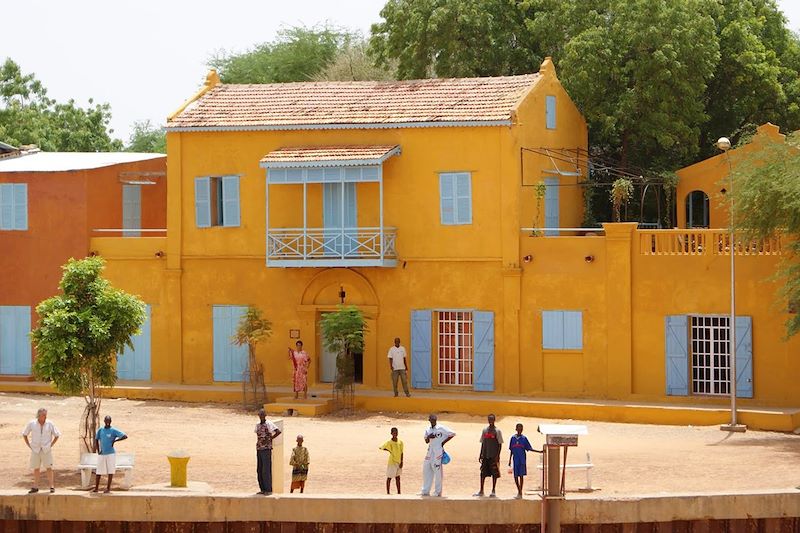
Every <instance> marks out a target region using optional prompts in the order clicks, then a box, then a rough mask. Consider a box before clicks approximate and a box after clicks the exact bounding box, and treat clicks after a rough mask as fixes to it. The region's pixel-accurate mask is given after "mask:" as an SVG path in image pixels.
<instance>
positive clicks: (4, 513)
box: [0, 490, 800, 533]
mask: <svg viewBox="0 0 800 533" xmlns="http://www.w3.org/2000/svg"><path fill="white" fill-rule="evenodd" d="M562 505H563V507H562V526H563V528H562V530H563V531H565V532H589V531H591V532H600V533H605V532H606V531H608V532H611V531H614V532H623V533H628V532H631V533H633V532H639V531H648V532H662V531H664V532H666V531H670V532H673V531H686V532H716V531H720V532H722V531H725V532H730V531H754V532H756V531H757V532H772V531H775V532H782V531H800V491H792V490H786V491H783V492H748V493H739V494H720V495H710V494H679V495H652V496H632V497H625V498H611V497H607V498H585V497H579V498H575V499H568V500H566V501H565V502H563V504H562ZM540 520H541V504H540V501H539V500H538V499H529V500H522V501H519V500H488V499H482V500H476V499H447V498H446V499H433V498H419V497H415V496H403V497H392V498H385V497H384V498H381V497H371V496H370V497H364V496H351V495H320V496H303V497H298V496H276V497H268V498H264V497H254V496H243V495H223V494H219V495H188V494H161V493H159V494H145V493H115V494H112V495H104V496H96V495H95V496H90V495H87V494H55V495H35V496H28V495H21V494H18V493H16V494H12V493H11V492H10V491H3V492H0V531H2V532H3V533H45V532H47V533H84V532H86V533H101V532H102V533H105V532H121V533H136V532H140V531H141V532H145V531H146V532H152V533H162V532H164V533H167V532H170V533H172V532H176V533H178V532H180V533H195V532H197V533H200V532H204V533H205V532H209V533H211V532H215V533H239V532H253V533H271V532H273V531H275V532H277V531H280V532H281V533H284V532H298V533H300V532H311V531H314V532H317V531H320V532H323V531H324V532H331V533H334V532H340V531H341V532H344V531H348V532H349V531H355V532H370V533H373V532H374V533H383V532H404V533H428V532H439V533H444V532H453V533H460V532H470V533H472V532H478V531H481V532H483V531H486V532H500V531H503V532H505V531H511V532H517V531H520V532H521V531H526V532H527V531H533V532H538V531H539V526H538V524H539V523H540Z"/></svg>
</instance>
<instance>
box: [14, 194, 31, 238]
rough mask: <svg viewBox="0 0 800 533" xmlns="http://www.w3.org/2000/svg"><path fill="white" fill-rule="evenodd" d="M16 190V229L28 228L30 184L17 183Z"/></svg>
mask: <svg viewBox="0 0 800 533" xmlns="http://www.w3.org/2000/svg"><path fill="white" fill-rule="evenodd" d="M13 190H14V200H13V204H14V229H18V230H27V229H28V184H27V183H15V184H14V185H13Z"/></svg>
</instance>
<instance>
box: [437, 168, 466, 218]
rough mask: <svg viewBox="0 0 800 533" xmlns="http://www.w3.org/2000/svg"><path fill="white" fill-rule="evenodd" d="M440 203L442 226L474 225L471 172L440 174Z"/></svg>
mask: <svg viewBox="0 0 800 533" xmlns="http://www.w3.org/2000/svg"><path fill="white" fill-rule="evenodd" d="M439 203H440V215H441V222H442V224H444V225H446V226H455V225H460V224H472V175H471V174H470V173H469V172H443V173H441V174H439Z"/></svg>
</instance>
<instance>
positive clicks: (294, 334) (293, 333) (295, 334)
mask: <svg viewBox="0 0 800 533" xmlns="http://www.w3.org/2000/svg"><path fill="white" fill-rule="evenodd" d="M289 338H290V339H299V338H300V330H299V329H290V330H289Z"/></svg>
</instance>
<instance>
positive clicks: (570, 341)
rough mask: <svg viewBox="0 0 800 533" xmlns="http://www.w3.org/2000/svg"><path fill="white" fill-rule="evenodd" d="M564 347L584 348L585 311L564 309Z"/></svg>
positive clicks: (569, 348)
mask: <svg viewBox="0 0 800 533" xmlns="http://www.w3.org/2000/svg"><path fill="white" fill-rule="evenodd" d="M562 316H563V320H564V349H565V350H582V349H583V313H582V312H581V311H564V314H563V315H562Z"/></svg>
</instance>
